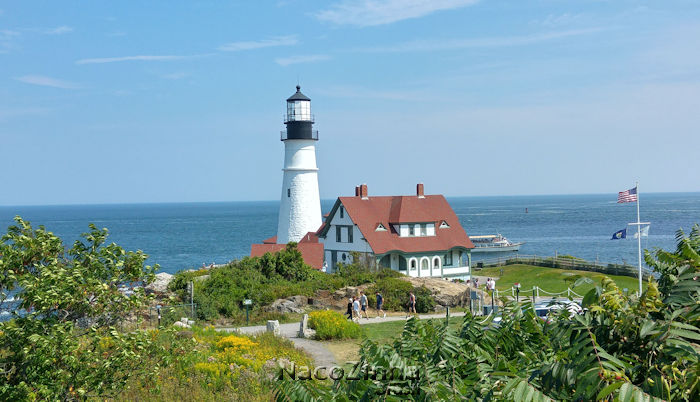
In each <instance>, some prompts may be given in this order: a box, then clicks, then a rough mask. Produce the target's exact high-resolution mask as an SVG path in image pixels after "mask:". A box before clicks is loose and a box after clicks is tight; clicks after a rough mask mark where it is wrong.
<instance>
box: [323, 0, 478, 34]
mask: <svg viewBox="0 0 700 402" xmlns="http://www.w3.org/2000/svg"><path fill="white" fill-rule="evenodd" d="M477 2H478V0H383V1H382V0H342V1H341V2H340V3H337V4H335V5H333V6H331V7H330V8H328V9H326V10H322V11H320V12H318V13H316V18H318V19H319V20H321V21H327V22H330V23H333V24H337V25H355V26H360V27H365V26H373V25H384V24H391V23H393V22H397V21H402V20H406V19H410V18H418V17H423V16H426V15H428V14H432V13H434V12H436V11H442V10H451V9H455V8H461V7H466V6H469V5H472V4H475V3H477Z"/></svg>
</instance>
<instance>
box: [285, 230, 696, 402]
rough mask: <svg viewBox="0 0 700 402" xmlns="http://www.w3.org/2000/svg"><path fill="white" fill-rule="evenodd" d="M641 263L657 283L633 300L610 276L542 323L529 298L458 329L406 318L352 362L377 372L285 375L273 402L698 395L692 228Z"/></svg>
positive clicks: (688, 398) (685, 397)
mask: <svg viewBox="0 0 700 402" xmlns="http://www.w3.org/2000/svg"><path fill="white" fill-rule="evenodd" d="M647 262H648V263H649V265H650V266H652V267H653V268H654V269H655V270H656V271H657V272H658V273H659V274H660V275H661V276H660V280H659V286H657V284H656V283H655V282H650V283H649V285H648V288H647V290H646V291H645V292H644V293H643V294H642V295H641V297H639V298H636V297H632V296H627V295H625V294H624V293H623V292H622V291H621V290H620V289H619V288H618V287H617V286H616V285H615V283H614V282H613V281H611V280H609V279H608V280H604V281H603V282H602V285H601V286H598V287H596V288H595V289H592V290H591V291H590V292H588V293H587V294H586V295H585V298H584V300H583V304H584V307H585V308H586V311H585V312H584V313H583V314H578V315H573V316H571V315H569V314H570V313H569V312H568V311H566V310H565V309H562V310H561V311H560V313H559V314H558V315H557V316H555V318H554V319H553V320H551V321H549V322H548V321H543V320H541V319H540V318H538V317H537V316H536V315H535V314H534V311H533V308H532V305H531V304H529V302H526V303H525V304H521V305H518V304H517V303H515V302H511V303H509V304H506V306H505V308H504V312H503V316H502V318H503V319H502V321H501V322H500V323H499V324H498V325H496V324H494V323H493V321H492V319H493V317H489V318H487V319H485V320H484V321H481V319H480V318H476V317H472V316H470V315H467V316H466V317H465V318H464V322H463V324H462V327H461V329H460V330H459V331H453V330H450V329H449V327H448V325H447V322H446V321H445V323H444V324H435V323H434V322H432V321H427V322H422V321H420V320H416V319H411V320H409V321H408V322H407V323H406V325H405V327H404V329H403V333H402V334H401V335H400V336H399V337H398V338H397V339H396V340H395V341H394V343H393V344H391V345H378V344H376V343H374V342H372V341H369V340H368V341H365V342H364V343H363V345H362V348H361V357H360V366H361V367H362V368H363V369H364V370H365V371H369V372H375V373H377V374H378V375H379V376H378V377H376V378H373V377H372V376H369V378H367V379H364V377H363V378H361V379H359V380H354V381H350V380H337V381H335V383H334V384H333V385H332V386H329V385H327V384H324V383H320V382H312V381H306V382H292V381H289V380H285V381H284V382H282V383H280V384H278V386H277V387H276V395H277V399H278V400H300V399H304V400H338V401H341V400H342V401H344V400H357V399H363V400H376V399H380V400H385V399H390V400H397V399H413V400H432V399H435V400H460V399H468V400H508V401H530V400H574V401H589V400H606V401H611V400H622V401H629V400H669V401H671V400H674V401H676V400H678V401H696V400H699V399H700V383H699V381H700V378H699V377H698V375H699V373H700V360H699V359H700V346H699V345H698V343H699V341H700V330H699V329H698V327H699V325H700V283H699V282H698V276H699V275H700V227H698V226H697V225H696V226H695V227H694V228H693V231H692V232H691V234H690V236H689V237H685V236H684V234H683V233H682V232H679V234H678V248H677V250H676V251H675V252H673V253H671V252H666V251H661V250H658V251H657V252H656V253H655V256H652V255H651V253H647ZM390 370H391V371H390ZM387 373H390V377H389V378H385V377H382V375H384V374H387Z"/></svg>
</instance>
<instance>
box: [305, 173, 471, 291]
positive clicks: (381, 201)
mask: <svg viewBox="0 0 700 402" xmlns="http://www.w3.org/2000/svg"><path fill="white" fill-rule="evenodd" d="M316 234H317V236H318V238H319V242H320V243H322V244H323V247H324V259H325V261H326V264H327V265H328V272H334V271H335V270H336V269H337V267H338V263H350V262H351V259H352V255H351V253H352V252H357V253H360V255H362V256H364V257H365V258H368V259H370V260H374V261H376V263H377V264H378V265H379V266H381V267H386V268H391V269H393V270H396V271H399V272H401V273H403V274H406V275H409V276H413V277H437V278H440V277H443V278H460V279H469V278H470V274H471V269H470V266H471V249H473V248H474V244H473V243H472V242H471V240H470V239H469V236H467V233H466V232H465V231H464V228H462V225H461V224H460V223H459V219H458V218H457V215H455V213H454V211H453V210H452V207H450V204H448V203H447V200H446V199H445V197H444V196H442V195H425V194H424V190H423V184H418V185H417V186H416V195H412V196H377V197H374V196H369V194H368V191H367V185H366V184H363V185H361V186H358V187H356V188H355V196H354V197H339V198H338V199H337V200H336V201H335V204H334V205H333V208H332V209H331V211H330V213H329V214H328V216H327V218H326V220H325V222H324V223H323V225H322V226H321V228H320V229H319V230H318V231H317V232H316Z"/></svg>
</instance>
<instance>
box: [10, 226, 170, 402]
mask: <svg viewBox="0 0 700 402" xmlns="http://www.w3.org/2000/svg"><path fill="white" fill-rule="evenodd" d="M15 221H16V225H13V226H10V228H9V229H8V232H7V234H5V235H4V236H2V238H0V298H1V299H2V301H5V300H7V299H8V298H9V297H14V299H15V300H17V301H18V304H19V306H18V307H19V310H14V311H12V315H11V318H10V319H9V320H7V321H4V322H2V323H0V368H1V369H2V374H1V377H2V381H0V399H1V400H34V399H62V400H71V399H83V398H87V397H96V396H113V395H116V394H118V393H119V392H120V391H121V390H122V388H123V387H124V385H125V384H126V382H127V381H128V380H129V378H131V377H133V376H139V375H148V374H151V375H152V374H153V373H154V372H155V371H157V370H158V369H159V364H158V362H160V363H163V364H164V363H166V362H165V361H160V360H159V356H160V354H161V349H159V348H158V347H157V346H156V345H154V343H153V342H152V338H153V337H152V335H151V334H150V333H148V332H145V331H132V332H119V331H117V330H116V329H115V325H116V324H117V323H121V322H123V321H124V320H126V319H127V318H130V317H132V316H133V314H134V312H135V311H136V310H137V309H139V308H141V307H143V306H145V304H146V303H147V301H148V298H147V296H146V295H145V294H144V290H143V285H146V284H148V283H150V282H152V281H153V279H154V272H155V270H156V269H157V266H155V267H148V266H144V261H145V260H146V258H147V256H146V255H145V254H144V253H143V252H141V251H137V252H126V251H124V250H123V249H122V248H121V247H119V246H117V245H116V244H114V243H111V244H107V243H106V240H107V230H106V229H97V228H96V227H95V226H94V225H90V232H88V233H84V234H83V240H82V241H80V240H79V241H76V242H75V244H74V245H73V247H71V248H70V249H68V250H65V249H64V245H63V243H62V241H61V239H60V238H58V237H57V236H55V235H54V234H53V233H51V232H49V231H47V230H46V229H45V228H44V227H42V226H40V227H39V228H38V229H34V228H32V226H31V225H30V223H29V222H27V221H24V220H23V219H21V218H19V217H17V218H15ZM130 284H137V285H139V286H138V287H136V288H135V289H134V291H133V294H127V292H124V291H122V290H120V288H121V287H123V286H125V285H130ZM147 358H151V359H156V360H154V361H155V362H156V364H154V365H151V366H144V365H143V361H144V359H147Z"/></svg>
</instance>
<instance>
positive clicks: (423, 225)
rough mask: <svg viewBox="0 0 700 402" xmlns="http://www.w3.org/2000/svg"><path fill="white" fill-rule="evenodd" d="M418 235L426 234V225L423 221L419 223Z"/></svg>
mask: <svg viewBox="0 0 700 402" xmlns="http://www.w3.org/2000/svg"><path fill="white" fill-rule="evenodd" d="M420 235H421V236H427V235H428V225H427V224H425V223H421V224H420Z"/></svg>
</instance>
